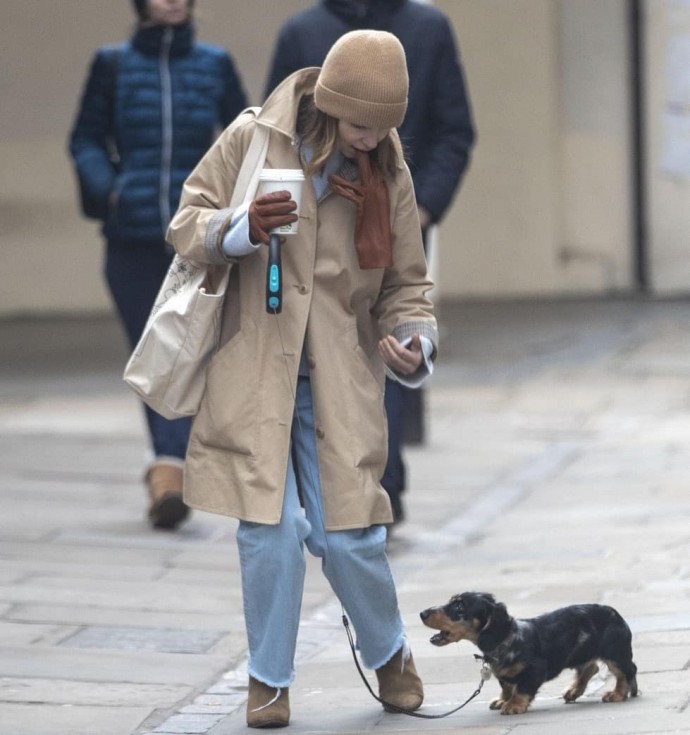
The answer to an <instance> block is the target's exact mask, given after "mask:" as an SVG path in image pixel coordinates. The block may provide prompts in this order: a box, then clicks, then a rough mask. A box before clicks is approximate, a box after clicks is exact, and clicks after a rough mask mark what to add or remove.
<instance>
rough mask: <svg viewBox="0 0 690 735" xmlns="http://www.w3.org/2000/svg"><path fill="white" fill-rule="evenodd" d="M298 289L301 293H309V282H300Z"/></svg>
mask: <svg viewBox="0 0 690 735" xmlns="http://www.w3.org/2000/svg"><path fill="white" fill-rule="evenodd" d="M297 290H298V291H299V292H300V293H301V294H302V295H304V294H305V293H309V286H307V284H306V283H300V285H299V287H298V288H297Z"/></svg>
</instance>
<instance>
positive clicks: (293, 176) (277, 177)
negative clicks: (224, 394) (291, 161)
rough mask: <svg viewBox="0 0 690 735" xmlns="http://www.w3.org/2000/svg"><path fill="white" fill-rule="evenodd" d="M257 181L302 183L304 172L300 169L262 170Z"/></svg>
mask: <svg viewBox="0 0 690 735" xmlns="http://www.w3.org/2000/svg"><path fill="white" fill-rule="evenodd" d="M259 181H304V172H303V171H302V169H300V168H264V169H261V173H260V174H259Z"/></svg>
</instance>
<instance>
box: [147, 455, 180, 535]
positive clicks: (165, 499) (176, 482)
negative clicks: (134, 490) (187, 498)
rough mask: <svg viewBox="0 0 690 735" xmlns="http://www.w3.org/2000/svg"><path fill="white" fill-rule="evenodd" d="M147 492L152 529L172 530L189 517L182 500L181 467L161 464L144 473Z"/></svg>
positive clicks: (154, 465)
mask: <svg viewBox="0 0 690 735" xmlns="http://www.w3.org/2000/svg"><path fill="white" fill-rule="evenodd" d="M145 480H146V484H147V485H148V490H149V500H150V504H149V521H150V522H151V525H152V526H153V527H154V528H166V529H173V528H175V527H176V526H177V525H179V524H180V523H182V521H183V520H184V519H185V518H186V517H187V516H188V515H189V508H188V507H187V506H186V505H185V504H184V501H183V500H182V467H181V466H179V465H175V464H165V463H163V462H161V463H156V464H153V465H151V467H150V468H149V470H148V472H147V473H146V477H145Z"/></svg>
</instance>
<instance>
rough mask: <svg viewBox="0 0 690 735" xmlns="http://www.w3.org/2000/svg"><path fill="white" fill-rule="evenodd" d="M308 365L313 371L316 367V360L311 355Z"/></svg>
mask: <svg viewBox="0 0 690 735" xmlns="http://www.w3.org/2000/svg"><path fill="white" fill-rule="evenodd" d="M307 365H309V369H310V370H313V369H314V368H315V367H316V360H315V359H314V358H313V357H311V355H310V356H309V358H308V359H307Z"/></svg>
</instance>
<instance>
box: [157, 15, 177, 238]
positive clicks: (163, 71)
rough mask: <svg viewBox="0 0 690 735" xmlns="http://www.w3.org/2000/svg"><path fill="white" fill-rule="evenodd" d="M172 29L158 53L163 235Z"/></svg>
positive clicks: (169, 150) (169, 134) (168, 159)
mask: <svg viewBox="0 0 690 735" xmlns="http://www.w3.org/2000/svg"><path fill="white" fill-rule="evenodd" d="M173 35H174V31H173V29H172V28H166V29H165V32H164V34H163V45H162V46H161V54H160V75H161V113H162V114H161V119H162V130H161V134H162V144H161V176H160V195H159V204H160V212H161V227H162V229H163V237H165V234H166V232H167V230H168V225H169V224H170V219H171V213H170V184H171V182H170V177H171V166H172V144H173V120H172V114H173V108H172V80H171V77H170V47H171V46H172V41H173Z"/></svg>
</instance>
